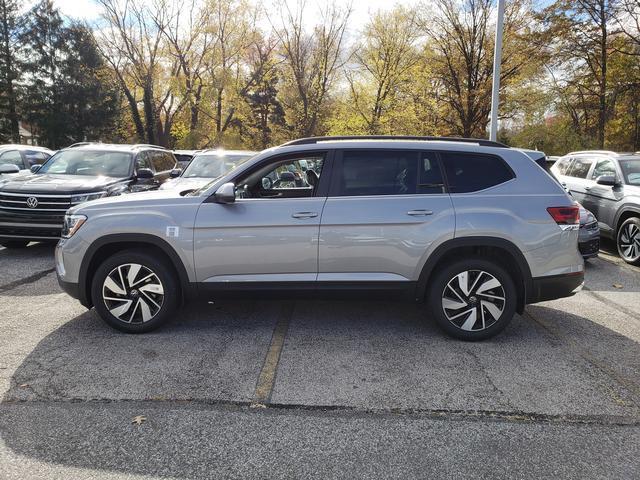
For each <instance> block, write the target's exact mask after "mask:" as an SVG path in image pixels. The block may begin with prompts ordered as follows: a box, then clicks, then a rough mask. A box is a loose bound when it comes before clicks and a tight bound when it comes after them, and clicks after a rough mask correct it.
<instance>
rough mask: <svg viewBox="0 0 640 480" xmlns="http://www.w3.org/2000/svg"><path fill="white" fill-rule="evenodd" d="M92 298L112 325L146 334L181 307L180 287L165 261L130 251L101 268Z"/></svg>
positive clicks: (96, 276) (115, 256)
mask: <svg viewBox="0 0 640 480" xmlns="http://www.w3.org/2000/svg"><path fill="white" fill-rule="evenodd" d="M91 298H92V300H93V305H94V306H95V308H96V310H97V312H98V314H99V315H100V317H101V318H102V319H103V320H104V321H105V322H106V323H108V324H109V325H110V326H112V327H113V328H116V329H118V330H121V331H123V332H127V333H143V332H149V331H151V330H154V329H156V328H158V327H159V326H161V325H162V324H164V323H165V322H166V321H167V320H169V318H171V315H172V314H173V312H174V311H175V309H176V307H177V305H178V300H179V285H178V283H177V281H176V275H175V273H174V272H173V269H172V268H171V265H169V264H168V262H167V261H166V260H163V259H162V258H157V256H152V255H149V254H148V253H145V252H142V251H136V250H130V251H124V252H121V253H117V254H115V255H113V256H112V257H109V258H108V259H107V260H105V261H104V262H103V263H102V265H100V266H99V267H98V269H97V270H96V273H95V276H94V277H93V282H92V286H91Z"/></svg>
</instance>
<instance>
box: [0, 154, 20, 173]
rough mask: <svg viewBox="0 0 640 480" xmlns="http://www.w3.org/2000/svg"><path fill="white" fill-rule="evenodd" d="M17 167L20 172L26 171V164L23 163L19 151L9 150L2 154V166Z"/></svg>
mask: <svg viewBox="0 0 640 480" xmlns="http://www.w3.org/2000/svg"><path fill="white" fill-rule="evenodd" d="M6 164H9V165H15V166H17V167H18V168H19V169H20V170H24V163H23V161H22V155H20V152H19V151H18V150H9V151H8V152H4V153H2V154H0V165H6Z"/></svg>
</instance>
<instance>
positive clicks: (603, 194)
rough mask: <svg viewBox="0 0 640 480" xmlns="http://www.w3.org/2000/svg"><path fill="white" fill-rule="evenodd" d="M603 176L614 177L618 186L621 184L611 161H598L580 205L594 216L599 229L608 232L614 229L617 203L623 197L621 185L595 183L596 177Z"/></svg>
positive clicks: (605, 159) (606, 159)
mask: <svg viewBox="0 0 640 480" xmlns="http://www.w3.org/2000/svg"><path fill="white" fill-rule="evenodd" d="M603 175H611V176H614V177H616V178H617V179H618V180H619V181H620V184H622V178H621V175H620V173H618V172H617V171H616V166H615V164H614V163H613V160H611V159H609V158H601V159H598V160H597V162H596V164H595V166H594V168H593V170H592V172H591V174H590V175H589V177H590V184H589V185H588V186H587V192H586V194H585V197H584V200H583V201H582V205H583V206H584V208H586V209H587V210H589V211H591V213H593V214H594V215H595V217H596V219H597V220H598V224H599V226H600V228H601V229H602V230H604V231H607V232H609V231H612V230H613V229H614V228H615V225H614V223H615V218H616V212H617V210H618V203H619V202H620V201H621V200H622V198H623V197H624V189H623V187H622V185H618V186H610V185H600V184H598V183H596V180H597V179H598V177H601V176H603Z"/></svg>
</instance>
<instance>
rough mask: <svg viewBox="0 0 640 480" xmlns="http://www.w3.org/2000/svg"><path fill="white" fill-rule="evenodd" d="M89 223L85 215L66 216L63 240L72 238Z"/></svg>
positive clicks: (63, 226)
mask: <svg viewBox="0 0 640 480" xmlns="http://www.w3.org/2000/svg"><path fill="white" fill-rule="evenodd" d="M86 221H87V217H86V216H85V215H76V214H66V215H65V216H64V224H63V225H62V238H71V237H73V235H74V234H75V233H76V232H77V231H78V229H79V228H80V227H81V226H82V225H83V224H84V222H86Z"/></svg>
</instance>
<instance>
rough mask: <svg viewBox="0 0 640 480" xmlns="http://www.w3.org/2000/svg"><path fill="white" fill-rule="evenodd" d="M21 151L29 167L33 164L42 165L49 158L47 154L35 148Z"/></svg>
mask: <svg viewBox="0 0 640 480" xmlns="http://www.w3.org/2000/svg"><path fill="white" fill-rule="evenodd" d="M22 153H23V154H24V156H25V157H26V159H27V162H28V163H29V166H30V167H33V166H34V165H42V164H43V163H44V162H46V161H47V160H48V159H49V155H47V154H46V153H44V152H38V151H36V150H24V151H23V152H22Z"/></svg>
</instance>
